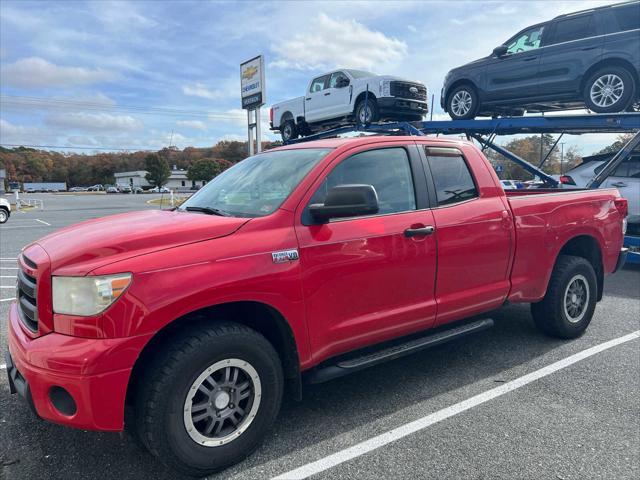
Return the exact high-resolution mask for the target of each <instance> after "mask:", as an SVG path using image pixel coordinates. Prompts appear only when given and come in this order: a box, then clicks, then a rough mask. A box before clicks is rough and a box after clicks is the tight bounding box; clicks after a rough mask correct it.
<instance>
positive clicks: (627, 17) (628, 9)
mask: <svg viewBox="0 0 640 480" xmlns="http://www.w3.org/2000/svg"><path fill="white" fill-rule="evenodd" d="M611 10H612V11H613V16H614V17H615V18H616V20H617V22H618V26H617V28H615V30H614V32H626V31H627V30H635V29H638V28H640V4H637V3H635V4H633V5H628V6H627V5H625V6H622V7H615V8H612V9H611Z"/></svg>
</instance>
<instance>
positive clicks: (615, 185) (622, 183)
mask: <svg viewBox="0 0 640 480" xmlns="http://www.w3.org/2000/svg"><path fill="white" fill-rule="evenodd" d="M611 185H612V186H614V187H626V186H627V184H626V183H624V182H616V183H612V184H611Z"/></svg>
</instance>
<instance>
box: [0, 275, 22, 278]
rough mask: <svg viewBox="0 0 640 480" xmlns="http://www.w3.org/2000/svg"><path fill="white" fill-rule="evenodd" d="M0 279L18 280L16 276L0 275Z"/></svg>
mask: <svg viewBox="0 0 640 480" xmlns="http://www.w3.org/2000/svg"><path fill="white" fill-rule="evenodd" d="M0 278H18V276H17V275H0Z"/></svg>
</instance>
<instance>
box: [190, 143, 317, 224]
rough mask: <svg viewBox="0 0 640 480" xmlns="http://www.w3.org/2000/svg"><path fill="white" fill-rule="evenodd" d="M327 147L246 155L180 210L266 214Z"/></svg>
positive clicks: (270, 211)
mask: <svg viewBox="0 0 640 480" xmlns="http://www.w3.org/2000/svg"><path fill="white" fill-rule="evenodd" d="M329 151H330V149H328V148H313V149H311V148H305V149H299V150H277V151H273V152H266V153H261V154H259V155H255V156H253V157H249V158H246V159H245V160H242V161H241V162H239V163H237V164H235V165H234V166H233V167H231V168H229V169H228V170H226V171H224V172H223V173H221V174H220V175H218V176H217V177H215V178H214V179H213V180H211V181H210V182H209V183H208V184H207V185H206V186H204V187H203V188H202V189H201V190H199V191H198V193H196V194H195V195H193V196H192V197H191V198H190V199H189V200H187V201H186V202H184V203H183V204H182V205H181V206H180V210H183V211H185V210H192V211H197V209H207V210H209V211H213V210H215V211H218V212H220V213H221V214H225V215H230V216H234V217H261V216H264V215H269V214H270V213H272V212H273V211H274V210H276V209H277V208H278V207H279V206H280V205H281V204H282V202H284V200H285V199H286V198H287V197H288V196H289V194H290V193H291V192H292V190H293V189H294V188H295V187H296V185H298V183H300V181H301V180H302V179H303V178H304V176H305V175H306V174H307V173H309V171H310V170H311V169H312V168H313V166H314V165H316V164H317V163H318V162H319V161H320V160H321V159H322V158H323V157H324V156H325V155H326V154H327V153H328V152H329ZM205 213H206V212H205Z"/></svg>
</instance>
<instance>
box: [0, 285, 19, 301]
mask: <svg viewBox="0 0 640 480" xmlns="http://www.w3.org/2000/svg"><path fill="white" fill-rule="evenodd" d="M14 288H15V287H14ZM15 299H16V297H11V298H0V302H10V301H11V300H15Z"/></svg>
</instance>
